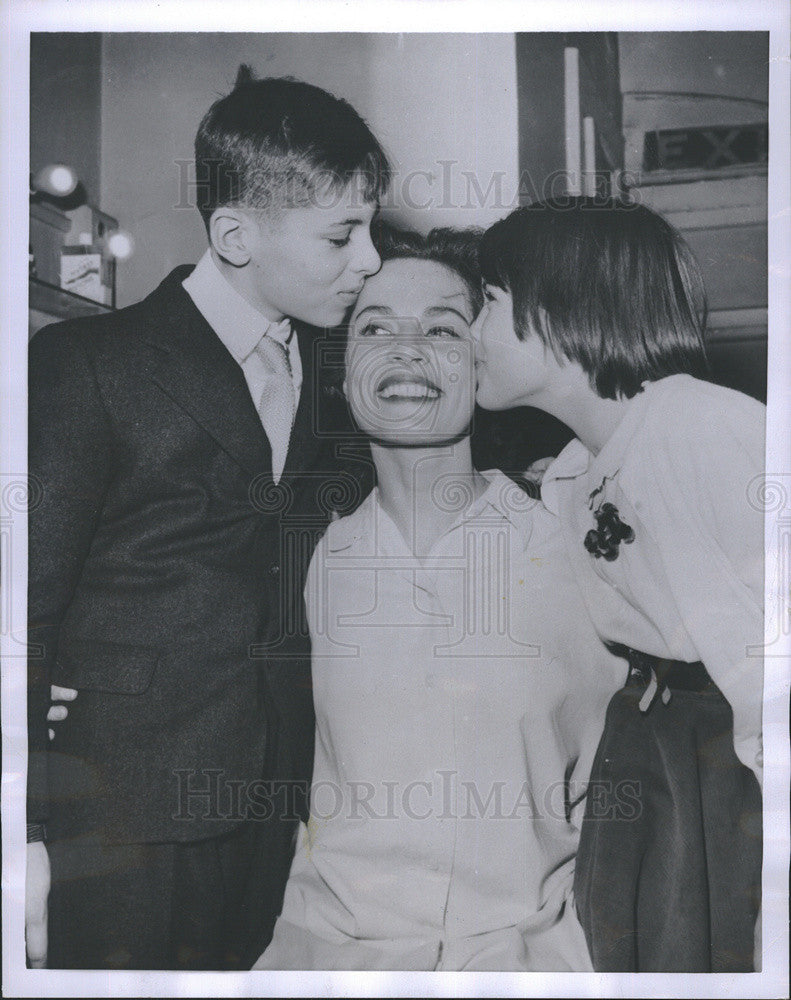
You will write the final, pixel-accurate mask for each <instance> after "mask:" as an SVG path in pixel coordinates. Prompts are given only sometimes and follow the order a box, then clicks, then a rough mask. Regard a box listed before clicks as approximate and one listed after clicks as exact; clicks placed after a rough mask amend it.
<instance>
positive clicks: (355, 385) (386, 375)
mask: <svg viewBox="0 0 791 1000" xmlns="http://www.w3.org/2000/svg"><path fill="white" fill-rule="evenodd" d="M474 318H475V316H474V312H473V306H472V304H471V302H470V295H469V292H468V289H467V286H466V284H465V282H464V280H463V279H462V278H461V277H459V275H458V274H456V272H455V271H452V270H451V269H450V268H448V267H445V265H444V264H439V263H437V262H436V261H431V260H420V259H415V258H404V259H401V258H396V259H393V260H387V261H385V263H384V264H383V265H382V268H381V270H380V271H379V272H378V274H375V275H374V276H373V277H371V278H368V280H367V281H366V283H365V286H364V287H363V290H362V292H361V294H360V297H359V299H358V300H357V304H356V306H355V308H354V312H353V313H352V317H351V321H350V326H349V339H348V343H347V347H346V379H345V381H344V392H345V394H346V398H347V400H348V402H349V406H350V408H351V411H352V413H353V415H354V418H355V420H356V421H357V424H358V426H359V427H360V429H361V430H362V431H364V432H365V433H366V434H368V435H369V436H370V437H372V438H374V439H375V440H378V441H382V442H385V443H387V444H391V445H410V446H425V445H428V446H431V445H437V444H441V443H443V442H446V441H452V440H455V439H458V438H459V437H463V436H464V435H465V434H466V433H467V432H468V429H469V425H470V421H471V420H472V414H473V410H474V406H475V362H474V352H473V345H472V338H471V334H470V327H471V325H472V321H473V319H474Z"/></svg>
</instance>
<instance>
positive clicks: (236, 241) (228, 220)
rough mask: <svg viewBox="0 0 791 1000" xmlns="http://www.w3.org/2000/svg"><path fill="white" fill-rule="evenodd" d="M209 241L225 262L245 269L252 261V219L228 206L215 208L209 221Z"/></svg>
mask: <svg viewBox="0 0 791 1000" xmlns="http://www.w3.org/2000/svg"><path fill="white" fill-rule="evenodd" d="M209 240H210V242H211V245H212V247H213V248H214V250H215V252H216V253H217V254H218V255H219V256H220V257H221V258H222V259H223V260H224V261H226V262H227V263H228V264H231V265H233V266H234V267H244V266H245V264H247V263H249V261H250V256H251V250H252V242H253V232H252V226H251V220H250V218H249V217H248V216H247V215H246V214H245V213H244V212H242V211H240V210H239V209H236V208H232V207H230V206H227V205H224V206H222V207H221V208H215V210H214V212H213V213H212V216H211V219H210V220H209Z"/></svg>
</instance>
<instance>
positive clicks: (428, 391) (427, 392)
mask: <svg viewBox="0 0 791 1000" xmlns="http://www.w3.org/2000/svg"><path fill="white" fill-rule="evenodd" d="M379 396H381V398H382V399H392V398H393V397H395V396H399V397H406V398H407V399H438V398H439V392H438V391H437V390H436V389H434V388H433V387H432V386H429V385H420V384H419V383H415V382H395V383H394V384H393V385H388V386H386V387H385V388H384V389H380V390H379Z"/></svg>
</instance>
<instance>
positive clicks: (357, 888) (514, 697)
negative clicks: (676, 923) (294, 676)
mask: <svg viewBox="0 0 791 1000" xmlns="http://www.w3.org/2000/svg"><path fill="white" fill-rule="evenodd" d="M484 476H485V477H486V478H487V479H488V481H489V482H488V487H487V489H486V491H485V493H484V495H483V496H482V497H480V498H479V500H478V501H477V502H475V503H473V504H472V505H468V501H469V498H466V499H465V497H464V491H463V489H461V490H459V489H457V487H456V486H455V485H454V483H452V482H448V483H446V484H444V485H443V484H442V483H439V484H438V486H437V502H440V503H446V504H449V505H451V506H452V505H456V506H455V509H457V510H459V516H458V518H457V519H456V521H455V523H454V526H453V527H452V528H451V529H450V530H449V531H448V532H447V533H446V534H445V535H444V536H443V537H442V538H441V539H440V540H439V541H438V542H437V544H436V545H435V546H434V548H433V549H432V551H431V552H430V553H428V554H427V555H426V558H424V559H422V560H418V559H416V558H415V557H414V556H413V555H412V554H411V552H410V551H409V549H408V548H407V546H406V544H405V543H404V541H403V539H402V537H401V535H400V533H399V532H398V529H397V528H396V527H395V525H394V524H393V522H392V521H391V519H390V518H389V517H388V516H387V514H386V513H385V512H384V510H383V509H382V507H381V506H380V504H379V501H378V497H377V493H376V491H374V492H373V493H372V494H371V495H370V496H369V497H368V498H367V499H366V501H365V502H364V503H363V504H362V506H361V508H360V509H359V510H358V511H356V512H355V513H354V514H353V515H351V516H350V517H348V518H345V519H343V520H341V521H338V522H336V523H334V524H332V525H330V528H329V530H328V532H327V534H326V535H325V537H324V539H323V540H322V541H321V542H320V544H319V546H318V548H317V550H316V552H315V554H314V557H313V561H312V563H311V567H310V572H309V576H308V581H307V586H306V598H307V606H308V619H309V622H310V630H311V640H312V648H313V660H312V662H313V686H314V701H315V706H316V725H317V728H316V755H315V768H314V780H313V789H312V798H311V819H310V823H309V826H308V827H307V828H304V829H303V830H302V836H301V841H300V844H299V846H298V849H297V854H296V856H295V859H294V863H293V866H292V870H291V875H290V878H289V881H288V885H287V888H286V896H285V902H284V907H283V913H282V915H281V918H280V920H279V921H278V925H277V927H276V930H275V937H274V941H273V943H272V945H271V946H270V948H269V949H268V950H267V952H266V953H265V955H264V956H263V959H262V962H261V963H260V965H259V966H258V967H261V968H300V967H302V968H310V967H313V968H352V969H353V968H390V969H394V968H402V969H434V968H445V969H454V968H456V969H458V968H478V969H487V968H488V969H503V970H507V969H511V970H514V969H532V970H555V971H558V970H575V969H576V970H587V969H590V959H589V957H588V952H587V946H586V944H585V940H584V934H583V932H582V928H581V926H580V924H579V921H578V920H577V917H576V913H575V911H574V908H573V904H572V883H573V875H574V859H575V855H576V851H577V845H578V841H579V832H580V824H581V820H582V815H583V811H584V801H585V792H586V789H587V783H588V778H589V774H590V769H591V764H592V761H593V757H594V754H595V751H596V748H597V745H598V742H599V739H600V736H601V733H602V730H603V724H604V715H605V710H606V707H607V704H608V702H609V700H610V698H611V696H612V695H613V693H614V692H615V691H616V690H617V689H618V688H619V687H620V686H622V684H623V682H624V679H625V674H626V669H625V664H624V661H623V660H620V659H618V658H616V657H614V656H612V655H611V654H610V653H608V652H607V650H606V649H605V648H604V646H603V644H602V643H600V642H599V640H598V639H597V637H596V634H595V631H594V629H593V626H592V624H591V622H590V621H589V619H588V616H587V613H586V610H585V607H584V604H583V602H582V600H581V597H580V595H579V592H578V591H577V589H576V587H575V585H574V579H573V575H572V571H571V568H570V565H569V561H568V559H567V557H566V555H565V552H564V548H563V542H562V539H561V537H560V532H559V525H558V523H557V520H556V519H555V518H554V517H553V516H551V515H550V514H548V513H547V511H546V510H545V509H544V508H543V507H542V505H541V504H540V503H537V502H536V501H534V500H531V499H530V498H529V497H527V496H526V495H525V494H524V493H523V492H522V491H521V490H520V489H519V488H518V487H516V486H515V485H514V483H513V482H512V481H511V480H509V479H508V478H507V477H506V476H504V475H503V474H502V473H500V472H496V471H494V472H487V473H484ZM625 797H626V800H628V790H625ZM626 800H625V802H624V808H625V809H627V810H628V809H629V808H634V807H635V802H633V801H632V802H630V801H626Z"/></svg>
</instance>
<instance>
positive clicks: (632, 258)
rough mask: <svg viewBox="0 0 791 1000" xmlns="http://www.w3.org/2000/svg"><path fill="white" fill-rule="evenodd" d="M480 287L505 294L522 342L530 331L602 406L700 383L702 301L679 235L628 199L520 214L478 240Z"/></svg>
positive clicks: (554, 204)
mask: <svg viewBox="0 0 791 1000" xmlns="http://www.w3.org/2000/svg"><path fill="white" fill-rule="evenodd" d="M480 259H481V270H482V273H483V280H484V282H485V283H486V284H490V285H494V286H495V287H498V288H502V289H503V290H505V291H508V292H510V294H511V296H512V297H513V302H514V329H515V331H516V335H517V336H518V337H519V339H520V340H524V339H525V337H526V336H527V335H528V333H529V331H530V330H535V331H536V333H537V334H538V336H539V337H540V338H541V340H542V341H543V342H544V344H545V345H546V346H548V347H549V348H550V349H551V350H552V352H553V354H554V355H555V357H556V358H557V359H558V360H559V361H563V360H564V359H569V360H572V361H577V362H578V363H579V364H580V365H581V366H582V368H583V370H584V371H585V372H586V373H587V375H588V378H589V379H590V383H591V386H592V387H593V388H594V389H595V390H596V392H597V393H598V394H599V396H602V397H603V398H605V399H617V398H619V397H621V396H625V397H627V398H631V397H632V396H634V395H635V394H636V393H637V392H639V390H640V386H641V384H642V383H643V382H644V381H654V380H656V379H660V378H663V377H664V376H666V375H675V374H679V373H686V374H689V375H695V376H698V377H702V378H706V377H708V364H707V361H706V354H705V348H704V340H703V334H704V329H705V321H706V320H705V317H706V295H705V289H704V286H703V280H702V277H701V274H700V270H699V268H698V264H697V262H696V260H695V258H694V257H693V255H692V252H691V251H690V249H689V247H688V246H687V244H686V243H685V242H684V240H683V239H682V238H681V236H680V235H679V233H678V232H677V231H676V230H675V229H674V228H673V227H672V226H671V225H670V224H669V223H668V222H666V221H665V220H664V219H663V218H662V217H661V216H659V215H657V214H656V213H655V212H652V211H651V210H650V209H648V208H645V206H642V205H638V204H634V203H630V202H628V201H626V200H616V199H610V200H608V201H606V202H602V201H601V199H593V198H585V197H566V198H555V199H550V200H547V201H541V202H536V203H534V204H532V205H527V206H526V207H524V208H518V209H516V210H515V211H514V212H512V213H511V214H510V215H509V216H507V217H506V218H505V219H503V220H501V221H500V222H497V223H495V224H494V225H493V226H492V227H491V228H490V229H488V230H487V232H486V233H485V234H484V237H483V241H482V245H481V254H480Z"/></svg>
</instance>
